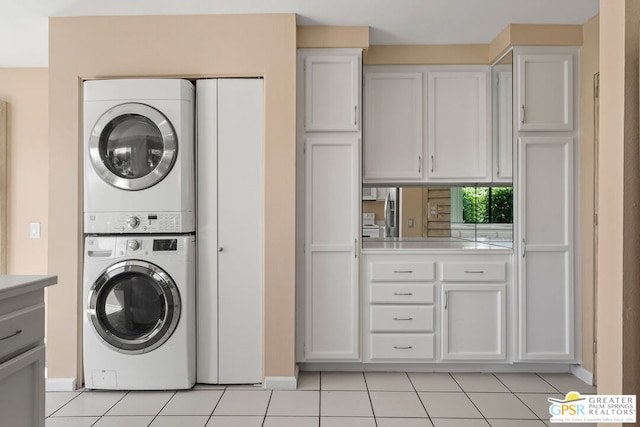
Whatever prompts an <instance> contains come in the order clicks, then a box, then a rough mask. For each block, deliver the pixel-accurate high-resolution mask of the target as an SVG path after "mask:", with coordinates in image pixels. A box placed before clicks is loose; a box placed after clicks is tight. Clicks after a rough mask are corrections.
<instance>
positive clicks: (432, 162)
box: [431, 156, 435, 173]
mask: <svg viewBox="0 0 640 427" xmlns="http://www.w3.org/2000/svg"><path fill="white" fill-rule="evenodd" d="M434 163H435V160H433V156H431V173H433V164H434Z"/></svg>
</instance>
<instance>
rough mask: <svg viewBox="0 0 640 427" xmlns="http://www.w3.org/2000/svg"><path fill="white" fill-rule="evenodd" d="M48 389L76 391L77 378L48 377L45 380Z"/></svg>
mask: <svg viewBox="0 0 640 427" xmlns="http://www.w3.org/2000/svg"><path fill="white" fill-rule="evenodd" d="M44 389H45V390H46V391H75V389H76V379H75V378H47V380H46V382H45V388H44Z"/></svg>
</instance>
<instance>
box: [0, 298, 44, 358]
mask: <svg viewBox="0 0 640 427" xmlns="http://www.w3.org/2000/svg"><path fill="white" fill-rule="evenodd" d="M43 340H44V305H43V304H39V305H36V306H32V307H27V308H23V309H22V310H18V311H14V312H13V313H9V314H6V315H4V316H2V317H0V360H2V359H3V358H4V357H5V356H7V355H10V354H12V353H15V352H17V351H19V350H20V349H23V348H27V347H29V346H30V345H32V344H38V343H41V342H42V341H43Z"/></svg>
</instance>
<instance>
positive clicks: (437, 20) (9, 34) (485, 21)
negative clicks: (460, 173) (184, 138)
mask: <svg viewBox="0 0 640 427" xmlns="http://www.w3.org/2000/svg"><path fill="white" fill-rule="evenodd" d="M598 5H599V0H535V1H532V0H0V67H46V66H47V64H48V18H49V17H51V16H56V17H57V16H93V15H96V16H101V15H104V16H107V15H191V14H232V13H296V14H297V15H298V16H297V22H298V25H365V26H369V27H370V43H371V44H372V45H379V44H467V43H488V42H490V41H491V40H492V39H493V38H494V37H495V36H496V35H497V34H498V33H499V32H500V31H502V30H503V29H504V28H505V27H506V26H507V25H508V24H512V23H518V24H583V23H584V22H585V21H587V20H588V19H589V18H591V17H593V16H594V15H596V14H597V13H598V9H599V6H598Z"/></svg>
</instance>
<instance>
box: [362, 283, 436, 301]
mask: <svg viewBox="0 0 640 427" xmlns="http://www.w3.org/2000/svg"><path fill="white" fill-rule="evenodd" d="M433 290H434V285H433V284H424V285H383V284H376V285H371V302H372V303H378V304H385V303H392V304H433V301H434V297H433V295H434V292H433Z"/></svg>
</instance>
